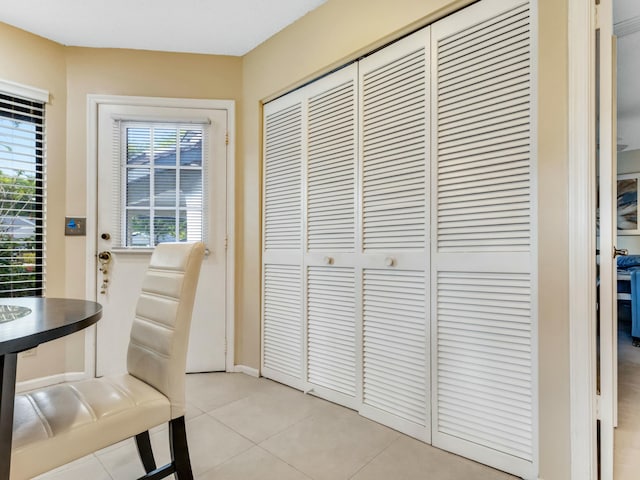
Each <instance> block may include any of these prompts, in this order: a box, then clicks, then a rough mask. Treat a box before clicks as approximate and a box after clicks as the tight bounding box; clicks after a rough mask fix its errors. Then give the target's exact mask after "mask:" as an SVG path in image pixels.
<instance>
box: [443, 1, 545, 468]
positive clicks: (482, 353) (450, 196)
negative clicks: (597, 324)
mask: <svg viewBox="0 0 640 480" xmlns="http://www.w3.org/2000/svg"><path fill="white" fill-rule="evenodd" d="M531 25H532V12H531V8H530V5H529V3H528V2H526V1H524V2H523V1H509V0H483V1H481V2H479V3H477V4H474V5H472V6H471V7H469V8H467V9H464V10H463V11H461V12H458V13H456V14H454V15H451V16H450V17H447V18H446V19H444V20H442V21H440V22H436V23H435V24H433V25H432V52H433V53H432V59H433V65H432V80H433V93H432V111H433V122H432V127H433V128H432V142H433V145H432V148H433V150H432V152H433V153H432V158H433V164H432V216H433V218H434V220H435V222H434V225H433V230H432V250H431V252H432V259H431V261H432V302H433V303H432V318H433V326H432V328H433V330H432V338H433V347H432V361H433V379H434V382H433V397H432V399H433V400H432V401H433V444H434V445H435V446H438V447H440V448H443V449H446V450H450V451H452V452H455V453H458V454H461V455H464V456H466V457H469V458H473V459H475V460H478V461H480V462H482V463H485V464H488V465H492V466H494V467H497V468H499V469H502V470H505V471H508V472H510V473H514V474H516V475H519V476H522V477H524V478H536V475H537V459H536V457H537V431H536V425H537V372H536V361H537V359H536V343H537V340H536V338H537V337H536V311H535V305H536V288H535V285H536V280H535V279H536V276H535V275H536V263H537V261H536V255H535V201H534V182H535V151H534V150H535V146H534V145H535V142H534V132H533V131H532V124H533V112H532V105H533V100H532V98H533V91H532V85H533V82H532V75H533V72H532V48H533V47H532V46H533V42H532V27H531Z"/></svg>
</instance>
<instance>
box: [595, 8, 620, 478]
mask: <svg viewBox="0 0 640 480" xmlns="http://www.w3.org/2000/svg"><path fill="white" fill-rule="evenodd" d="M598 8H599V12H598V16H599V24H600V32H599V35H598V42H599V45H598V52H599V76H598V78H599V105H598V110H599V114H598V118H599V122H598V137H599V149H598V155H599V172H598V173H599V205H600V299H599V302H600V303H599V306H600V309H599V318H600V329H599V330H600V375H599V377H600V469H601V477H600V478H601V479H602V480H613V478H614V477H613V475H614V472H613V458H614V457H613V451H614V427H615V422H616V418H615V417H616V403H617V394H616V392H617V388H618V387H617V378H616V374H617V371H616V367H617V334H618V330H617V317H618V314H617V281H616V267H615V264H616V261H615V252H614V250H615V240H616V237H615V235H616V217H617V212H616V209H617V207H616V204H617V202H616V200H615V199H616V198H617V192H616V166H617V165H616V142H615V138H616V134H615V124H616V114H615V105H616V103H615V81H614V78H615V75H614V73H615V55H614V48H615V39H614V37H613V7H612V2H611V0H601V1H600V6H599V7H598Z"/></svg>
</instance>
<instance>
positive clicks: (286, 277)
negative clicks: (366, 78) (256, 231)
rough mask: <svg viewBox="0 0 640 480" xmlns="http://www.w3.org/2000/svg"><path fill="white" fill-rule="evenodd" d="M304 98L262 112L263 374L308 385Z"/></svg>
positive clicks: (280, 101) (297, 96)
mask: <svg viewBox="0 0 640 480" xmlns="http://www.w3.org/2000/svg"><path fill="white" fill-rule="evenodd" d="M304 115H305V111H304V102H303V97H302V96H301V95H300V94H299V93H297V92H294V93H293V94H290V95H287V96H285V97H282V98H280V99H278V100H276V101H274V102H271V103H269V104H267V105H265V108H264V158H263V165H264V183H263V204H264V210H263V268H262V274H263V279H262V372H263V374H264V375H265V376H267V377H269V378H273V379H275V380H278V381H281V382H283V383H286V384H288V385H292V386H295V387H298V388H303V386H304V378H305V374H304V352H303V346H304V308H303V306H304V301H303V283H302V282H303V277H304V276H303V269H302V268H303V267H302V261H303V250H302V247H303V196H302V193H303V181H302V175H303V165H304V158H305V148H306V147H305V145H306V141H305V135H304V123H305V119H304Z"/></svg>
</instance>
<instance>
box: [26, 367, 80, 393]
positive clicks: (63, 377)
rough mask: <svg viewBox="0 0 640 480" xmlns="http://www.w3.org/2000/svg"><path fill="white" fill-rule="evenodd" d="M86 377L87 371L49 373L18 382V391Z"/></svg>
mask: <svg viewBox="0 0 640 480" xmlns="http://www.w3.org/2000/svg"><path fill="white" fill-rule="evenodd" d="M86 378H87V374H86V373H85V372H68V373H57V374H56V375H49V376H48V377H40V378H34V379H33V380H24V381H22V382H17V383H16V393H21V392H26V391H29V390H35V389H36V388H44V387H49V386H51V385H55V384H56V383H63V382H75V381H77V380H84V379H86Z"/></svg>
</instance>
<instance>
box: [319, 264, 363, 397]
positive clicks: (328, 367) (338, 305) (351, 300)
mask: <svg viewBox="0 0 640 480" xmlns="http://www.w3.org/2000/svg"><path fill="white" fill-rule="evenodd" d="M355 284H356V278H355V273H354V269H353V268H340V267H321V266H313V267H309V269H308V282H307V307H308V353H307V355H308V380H309V383H311V384H312V385H315V386H319V387H324V388H327V389H330V390H333V391H335V392H337V393H340V394H343V395H347V396H349V397H352V398H355V396H356V393H357V392H356V325H355V318H356V301H355V299H356V295H355Z"/></svg>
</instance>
